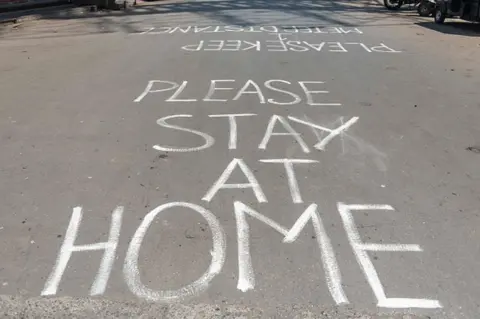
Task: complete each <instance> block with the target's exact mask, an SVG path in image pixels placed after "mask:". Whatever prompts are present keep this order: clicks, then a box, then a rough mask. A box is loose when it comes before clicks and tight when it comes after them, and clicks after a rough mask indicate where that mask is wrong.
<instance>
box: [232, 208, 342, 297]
mask: <svg viewBox="0 0 480 319" xmlns="http://www.w3.org/2000/svg"><path fill="white" fill-rule="evenodd" d="M234 209H235V219H236V222H237V236H238V239H237V240H238V283H237V288H238V289H239V290H241V291H243V292H245V291H247V290H249V289H253V288H254V287H255V274H254V271H253V266H252V260H251V256H250V229H249V225H248V223H247V219H246V215H249V216H250V217H253V218H255V219H257V220H259V221H261V222H263V223H264V224H266V225H268V226H270V227H271V228H273V229H275V230H276V231H277V232H279V233H280V234H281V235H282V236H283V237H284V238H283V242H284V243H292V242H294V241H295V240H296V239H297V238H298V236H299V235H300V232H301V231H302V230H303V228H304V227H305V226H306V224H307V223H308V221H309V220H311V221H312V224H313V229H314V231H315V235H316V238H317V242H318V246H319V248H320V251H321V258H322V263H323V269H324V271H325V278H326V282H327V286H328V289H329V291H330V294H331V295H332V298H333V299H334V300H335V302H336V303H337V305H338V304H344V303H348V299H347V297H346V295H345V293H344V291H343V288H342V277H341V273H340V270H339V267H338V263H337V259H336V258H335V253H334V251H333V248H332V244H331V243H330V238H329V237H328V235H327V233H326V231H325V227H324V225H323V222H322V219H321V218H320V216H319V214H318V212H317V205H316V204H310V206H308V207H307V209H305V211H304V212H303V213H302V215H300V217H299V218H298V219H297V221H296V222H295V224H294V225H293V226H292V228H290V229H287V228H285V227H283V226H281V225H279V224H278V223H277V222H275V221H274V220H272V219H270V218H268V217H266V216H264V215H262V214H260V213H259V212H257V211H255V210H253V209H252V208H250V207H248V206H247V205H245V204H243V203H242V202H240V201H236V202H235V204H234Z"/></svg>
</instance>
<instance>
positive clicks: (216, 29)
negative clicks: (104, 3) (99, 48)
mask: <svg viewBox="0 0 480 319" xmlns="http://www.w3.org/2000/svg"><path fill="white" fill-rule="evenodd" d="M172 33H183V34H187V33H207V34H208V33H269V34H272V33H292V34H294V33H295V34H307V35H308V34H310V35H319V34H349V33H354V34H363V31H361V30H360V29H358V28H345V27H307V26H246V27H244V26H234V25H232V26H229V25H227V26H177V27H157V28H154V27H151V28H146V30H145V31H142V32H140V33H138V34H140V35H145V34H150V35H159V34H172Z"/></svg>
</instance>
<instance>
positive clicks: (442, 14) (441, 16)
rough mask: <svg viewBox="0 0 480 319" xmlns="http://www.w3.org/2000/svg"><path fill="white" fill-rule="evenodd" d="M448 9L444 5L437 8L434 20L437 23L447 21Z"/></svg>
mask: <svg viewBox="0 0 480 319" xmlns="http://www.w3.org/2000/svg"><path fill="white" fill-rule="evenodd" d="M446 11H447V10H446V9H445V6H444V5H439V6H437V7H436V8H435V13H434V16H433V17H434V20H435V23H437V24H443V23H444V22H445V18H446V17H447V12H446Z"/></svg>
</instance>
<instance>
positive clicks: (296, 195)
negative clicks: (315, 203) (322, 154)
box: [260, 158, 318, 204]
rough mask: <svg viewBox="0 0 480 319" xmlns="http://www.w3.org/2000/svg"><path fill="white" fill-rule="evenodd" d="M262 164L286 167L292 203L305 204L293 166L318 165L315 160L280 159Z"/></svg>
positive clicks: (265, 161)
mask: <svg viewBox="0 0 480 319" xmlns="http://www.w3.org/2000/svg"><path fill="white" fill-rule="evenodd" d="M260 162H262V163H280V164H283V165H284V166H285V171H286V173H287V179H288V187H289V189H290V195H291V196H292V201H293V202H294V203H295V204H300V203H303V200H302V196H301V194H300V188H299V187H298V181H297V178H296V177H295V171H294V170H293V164H310V163H318V161H315V160H309V159H292V158H279V159H262V160H260Z"/></svg>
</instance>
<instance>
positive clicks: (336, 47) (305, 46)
mask: <svg viewBox="0 0 480 319" xmlns="http://www.w3.org/2000/svg"><path fill="white" fill-rule="evenodd" d="M351 47H354V48H355V50H353V51H352V50H350V51H349V50H347V48H351ZM358 48H362V49H363V50H360V51H364V52H368V53H372V52H380V53H400V52H401V51H397V50H394V49H392V48H390V47H388V46H386V45H385V44H383V43H380V45H377V46H372V47H370V46H367V45H366V44H364V43H359V42H344V43H340V42H320V43H310V42H307V41H289V40H288V41H287V40H285V39H283V40H266V41H245V40H205V41H204V40H202V41H200V42H199V43H197V44H189V45H185V46H183V47H182V49H183V50H186V51H237V52H238V51H251V50H253V51H261V50H262V49H263V50H266V51H267V52H287V51H288V52H290V51H291V52H307V51H316V52H337V53H347V52H358V51H359V50H358Z"/></svg>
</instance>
